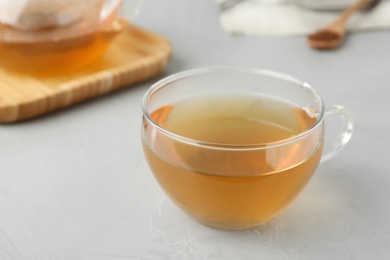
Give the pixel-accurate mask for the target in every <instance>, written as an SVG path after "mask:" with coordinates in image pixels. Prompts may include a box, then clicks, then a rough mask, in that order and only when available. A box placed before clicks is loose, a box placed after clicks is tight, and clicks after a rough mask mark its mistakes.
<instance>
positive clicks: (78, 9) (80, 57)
mask: <svg viewBox="0 0 390 260" xmlns="http://www.w3.org/2000/svg"><path fill="white" fill-rule="evenodd" d="M126 2H130V1H123V0H86V1H78V0H13V1H9V0H0V56H1V60H0V66H1V67H2V68H4V69H7V70H8V71H10V72H15V73H28V74H33V75H35V74H39V75H41V74H43V75H51V74H56V73H63V72H69V71H73V70H76V69H79V68H82V67H84V66H86V65H88V64H90V63H92V62H93V61H95V60H96V59H97V58H99V57H100V56H101V55H102V54H103V53H104V52H105V51H106V49H107V48H108V46H109V45H110V43H111V42H112V40H113V39H114V38H115V37H116V36H118V35H119V34H120V33H121V32H123V31H125V29H126V28H127V27H128V21H127V20H125V19H124V17H123V16H122V12H123V9H124V7H123V5H124V4H126ZM131 2H132V3H133V6H130V7H128V11H129V12H130V11H132V12H136V10H137V9H138V8H139V3H140V0H131ZM134 3H136V4H134Z"/></svg>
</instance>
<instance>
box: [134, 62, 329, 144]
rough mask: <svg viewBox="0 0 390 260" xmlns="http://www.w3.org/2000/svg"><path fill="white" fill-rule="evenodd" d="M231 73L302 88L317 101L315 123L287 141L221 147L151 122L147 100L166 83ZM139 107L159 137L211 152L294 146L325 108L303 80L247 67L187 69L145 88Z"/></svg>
mask: <svg viewBox="0 0 390 260" xmlns="http://www.w3.org/2000/svg"><path fill="white" fill-rule="evenodd" d="M228 70H230V71H232V72H245V73H251V74H259V75H265V76H270V77H273V78H278V79H280V80H284V81H289V82H291V83H294V84H296V85H300V86H302V87H303V88H305V89H307V90H309V91H310V93H311V94H312V95H313V96H314V97H315V98H316V99H317V100H318V101H319V103H320V104H319V106H320V113H319V114H318V118H317V121H316V122H315V124H313V125H312V126H311V127H310V128H308V129H306V130H305V131H302V132H300V133H299V134H297V135H294V136H292V137H289V138H285V139H281V140H277V141H272V142H265V143H255V144H224V143H215V142H208V141H202V140H197V139H193V138H189V137H185V136H182V135H179V134H176V133H173V132H171V131H169V130H168V129H166V128H164V127H162V126H161V125H159V124H158V123H157V122H156V121H154V120H153V119H152V117H151V115H150V113H149V111H148V109H147V102H148V100H149V97H151V96H152V95H153V94H154V93H156V92H157V91H158V90H160V89H162V88H164V87H165V86H168V85H169V83H171V82H174V81H176V80H180V79H183V78H188V77H193V76H196V75H200V74H208V73H213V72H218V71H228ZM141 108H142V113H143V116H144V118H145V119H146V120H147V121H148V122H149V123H151V124H152V125H153V126H154V127H155V128H156V129H158V131H160V132H162V133H163V134H165V135H167V136H169V137H170V138H173V139H175V140H177V141H180V142H182V143H186V144H189V145H192V146H198V147H203V148H208V149H215V150H230V151H243V150H263V149H271V148H276V147H280V146H284V145H288V144H291V143H294V142H296V141H299V140H301V139H303V138H304V137H306V136H307V135H309V134H310V133H312V132H313V131H315V130H316V129H317V128H318V127H319V126H320V125H321V123H322V121H323V120H324V115H325V106H324V102H323V100H322V98H321V96H320V95H319V94H318V92H317V91H316V90H315V89H314V88H313V87H312V86H310V85H309V84H308V83H306V82H305V81H301V80H299V79H297V78H296V77H294V76H291V75H289V74H286V73H282V72H277V71H273V70H265V69H260V68H250V67H234V66H214V67H203V68H196V69H190V70H185V71H181V72H178V73H174V74H172V75H170V76H167V77H165V78H163V79H161V80H159V81H157V82H156V83H154V84H153V85H152V86H151V87H149V89H148V90H147V91H146V92H145V94H144V96H143V98H142V102H141Z"/></svg>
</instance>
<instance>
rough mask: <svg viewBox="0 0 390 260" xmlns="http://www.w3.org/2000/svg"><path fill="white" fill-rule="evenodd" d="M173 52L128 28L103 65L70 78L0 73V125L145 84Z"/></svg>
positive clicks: (158, 38) (164, 42)
mask: <svg viewBox="0 0 390 260" xmlns="http://www.w3.org/2000/svg"><path fill="white" fill-rule="evenodd" d="M171 50H172V49H171V45H170V43H169V42H168V41H167V40H166V39H164V38H163V37H161V36H158V35H155V34H153V33H151V32H147V31H145V30H143V29H140V28H136V27H132V28H131V29H130V30H129V31H128V32H126V33H123V34H121V35H120V36H118V37H117V38H116V39H115V40H114V42H113V43H112V45H111V46H110V48H109V49H108V50H107V52H106V53H105V55H104V56H103V57H102V58H101V59H99V60H98V61H97V62H95V63H94V64H91V65H90V66H88V67H86V68H84V69H82V70H80V71H77V72H74V73H71V74H68V75H63V76H62V75H61V76H58V77H55V78H47V77H46V78H34V77H31V76H21V75H17V74H11V73H9V72H7V71H6V70H3V69H1V68H0V123H10V122H17V121H20V120H26V119H29V118H33V117H36V116H39V115H42V114H44V113H47V112H50V111H54V110H57V109H60V108H65V107H68V106H71V105H73V104H76V103H79V102H81V101H85V100H88V99H91V98H93V97H96V96H100V95H104V94H107V93H109V92H112V91H114V90H116V89H119V88H124V87H129V86H130V85H131V84H133V83H136V82H139V81H142V80H145V79H148V78H150V77H152V76H154V75H156V74H158V73H159V72H161V71H162V70H163V69H164V68H165V67H166V65H167V63H168V61H169V59H170V56H171Z"/></svg>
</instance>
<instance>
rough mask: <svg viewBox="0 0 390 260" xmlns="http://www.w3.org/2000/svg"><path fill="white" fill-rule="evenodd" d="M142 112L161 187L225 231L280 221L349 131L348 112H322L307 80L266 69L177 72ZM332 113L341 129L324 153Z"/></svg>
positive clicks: (145, 140)
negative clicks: (279, 216)
mask: <svg viewBox="0 0 390 260" xmlns="http://www.w3.org/2000/svg"><path fill="white" fill-rule="evenodd" d="M142 109H143V126H142V143H143V148H144V153H145V156H146V159H147V162H148V164H149V166H150V169H151V170H152V172H153V174H154V176H155V178H156V179H157V181H158V183H159V184H160V186H161V187H162V189H163V190H164V191H165V192H166V194H167V195H168V196H169V197H170V198H171V200H172V201H173V202H174V203H175V204H176V205H178V206H179V207H180V208H181V209H183V210H184V211H185V212H186V213H187V214H188V215H190V216H191V217H193V218H194V219H195V220H197V221H199V222H200V223H203V224H205V225H208V226H211V227H215V228H220V229H247V228H253V227H257V226H259V225H262V224H264V223H266V222H267V221H269V220H270V219H272V218H273V217H275V216H276V215H277V214H279V213H280V212H281V211H282V210H283V209H285V208H286V207H287V206H288V205H289V204H290V202H291V201H293V200H294V198H295V197H296V196H297V195H298V194H299V193H300V191H301V190H302V189H303V187H304V186H305V185H306V184H307V182H308V181H309V180H310V178H311V176H312V175H313V173H314V171H315V169H316V168H317V166H318V164H319V162H320V161H321V160H324V159H328V158H330V157H331V156H333V155H334V154H336V153H337V152H338V151H339V150H340V149H341V148H342V147H344V146H345V144H346V143H347V142H348V140H349V139H350V137H351V134H352V129H353V124H352V117H351V115H350V113H349V112H348V110H346V109H345V108H343V107H341V106H334V107H331V108H329V109H326V108H325V107H324V104H323V102H322V100H321V98H320V96H319V95H318V93H317V92H316V91H315V90H314V89H313V88H312V87H311V86H309V85H308V84H307V83H304V82H302V81H299V80H297V79H295V78H293V77H291V76H288V75H285V74H281V73H277V72H272V71H266V70H260V69H249V68H248V69H247V68H231V67H214V68H204V69H196V70H191V71H186V72H182V73H178V74H175V75H172V76H170V77H167V78H165V79H163V80H161V81H159V82H157V83H156V84H154V85H153V86H152V87H151V88H150V89H149V90H148V91H147V93H146V94H145V96H144V99H143V103H142ZM326 114H336V115H339V116H341V117H342V119H343V122H344V125H343V127H342V130H341V131H340V133H339V136H338V138H336V140H335V141H334V143H333V145H327V146H326V147H327V148H326V149H325V152H323V151H324V136H325V132H324V131H325V128H324V116H325V115H326ZM321 158H322V159H321Z"/></svg>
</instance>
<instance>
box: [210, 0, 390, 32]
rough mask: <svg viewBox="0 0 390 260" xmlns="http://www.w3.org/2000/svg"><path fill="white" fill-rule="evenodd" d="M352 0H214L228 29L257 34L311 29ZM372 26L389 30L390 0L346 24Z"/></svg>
mask: <svg viewBox="0 0 390 260" xmlns="http://www.w3.org/2000/svg"><path fill="white" fill-rule="evenodd" d="M319 1H321V2H319ZM354 1H355V0H337V1H336V2H335V0H216V2H217V3H218V4H219V5H220V7H221V13H220V23H221V25H222V27H223V28H224V29H225V30H226V31H227V32H230V33H233V34H244V35H258V36H261V35H263V36H266V35H273V36H289V35H305V34H308V33H311V32H314V31H316V30H318V29H320V28H322V27H324V26H325V25H327V24H329V23H331V22H332V21H334V20H335V19H336V18H337V17H338V15H339V14H340V11H338V12H337V11H335V10H334V9H339V8H341V7H346V6H347V5H350V4H353V3H354ZM326 3H327V4H326ZM332 4H335V5H332ZM320 9H321V10H320ZM329 9H333V10H329ZM373 29H390V0H382V1H381V2H380V3H379V4H378V5H377V6H376V7H374V8H373V9H371V10H370V11H366V12H359V13H357V14H355V15H354V16H353V17H351V20H350V21H349V23H348V30H351V31H358V30H373Z"/></svg>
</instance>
